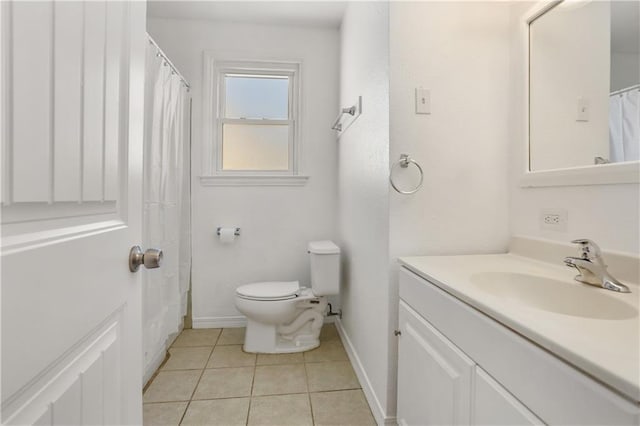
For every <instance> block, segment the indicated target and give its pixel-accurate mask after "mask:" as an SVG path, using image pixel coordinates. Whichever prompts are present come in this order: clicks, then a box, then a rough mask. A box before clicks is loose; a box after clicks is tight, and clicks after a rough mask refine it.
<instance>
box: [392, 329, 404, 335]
mask: <svg viewBox="0 0 640 426" xmlns="http://www.w3.org/2000/svg"><path fill="white" fill-rule="evenodd" d="M393 335H394V336H401V335H402V331H400V330H393Z"/></svg>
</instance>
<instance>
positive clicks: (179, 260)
mask: <svg viewBox="0 0 640 426" xmlns="http://www.w3.org/2000/svg"><path fill="white" fill-rule="evenodd" d="M145 86H146V87H145V141H144V142H145V143H144V146H145V172H144V194H145V200H144V238H145V241H144V245H145V248H147V247H154V248H161V249H162V251H163V253H164V259H163V263H162V266H161V267H160V268H158V269H150V270H145V271H144V272H143V274H144V279H143V282H144V287H143V298H144V301H143V341H144V362H145V381H146V380H147V379H148V378H149V376H150V375H151V374H152V373H153V372H154V371H155V369H156V368H157V367H158V365H159V364H160V362H161V361H162V360H163V359H164V356H165V353H166V346H167V340H168V338H169V337H170V336H171V335H173V334H175V333H177V332H178V331H180V328H181V327H182V325H183V317H184V315H185V314H186V310H187V292H188V290H189V280H190V272H191V240H190V191H189V176H190V170H189V158H190V150H189V149H190V146H189V121H190V105H189V96H188V93H187V89H186V87H185V86H184V84H183V83H182V82H181V80H180V78H179V77H178V76H177V75H176V74H174V73H173V72H172V70H171V67H170V66H169V65H168V64H166V63H165V60H164V58H162V57H161V56H159V55H158V50H157V48H156V47H155V46H154V45H153V44H151V43H150V44H149V45H148V48H147V72H146V84H145Z"/></svg>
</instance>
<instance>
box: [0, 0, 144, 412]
mask: <svg viewBox="0 0 640 426" xmlns="http://www.w3.org/2000/svg"><path fill="white" fill-rule="evenodd" d="M0 13H1V18H2V64H3V68H2V73H3V75H2V102H3V114H2V129H3V138H2V153H3V164H2V166H3V167H2V181H3V185H2V242H1V254H2V258H1V259H2V302H1V303H2V318H1V320H2V342H1V344H2V391H3V392H2V422H3V423H8V424H33V423H38V424H79V423H94V424H121V423H140V422H141V385H142V372H141V364H142V362H141V351H142V349H141V336H140V333H141V331H140V316H141V315H140V309H141V303H140V274H132V273H131V272H129V270H128V265H127V256H128V251H129V248H130V247H131V246H132V245H135V244H139V243H140V241H141V234H142V232H141V216H142V208H141V199H142V193H141V192H142V173H141V172H142V129H143V120H142V118H143V110H142V109H143V96H144V47H145V45H144V43H145V39H144V37H145V5H144V3H140V2H127V3H125V2H104V1H103V2H87V3H83V2H56V3H48V2H34V3H28V2H3V3H2V5H1V9H0Z"/></svg>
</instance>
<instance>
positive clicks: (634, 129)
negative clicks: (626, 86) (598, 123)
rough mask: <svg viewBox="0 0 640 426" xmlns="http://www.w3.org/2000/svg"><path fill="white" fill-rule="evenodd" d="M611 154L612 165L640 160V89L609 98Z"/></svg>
mask: <svg viewBox="0 0 640 426" xmlns="http://www.w3.org/2000/svg"><path fill="white" fill-rule="evenodd" d="M609 152H610V157H611V158H610V160H611V162H612V163H616V162H620V161H637V160H640V89H632V90H629V91H627V92H623V93H617V94H614V95H611V97H610V98H609Z"/></svg>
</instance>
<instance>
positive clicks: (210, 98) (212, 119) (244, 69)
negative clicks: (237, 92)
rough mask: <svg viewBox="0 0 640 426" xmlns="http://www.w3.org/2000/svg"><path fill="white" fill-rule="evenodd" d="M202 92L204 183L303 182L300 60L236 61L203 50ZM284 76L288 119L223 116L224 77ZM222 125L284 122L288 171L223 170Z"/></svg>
mask: <svg viewBox="0 0 640 426" xmlns="http://www.w3.org/2000/svg"><path fill="white" fill-rule="evenodd" d="M204 59H205V61H204V62H205V73H204V89H205V91H204V93H203V102H204V104H203V117H202V119H203V124H204V126H203V141H204V144H203V173H202V175H201V177H200V182H201V183H202V184H203V185H216V186H220V185H223V186H238V185H250V186H255V185H257V186H260V185H278V186H280V185H286V186H288V185H304V184H305V183H306V181H307V179H308V177H307V176H303V175H301V174H300V161H299V160H300V152H301V146H302V144H301V140H300V115H301V114H300V98H301V93H300V88H301V84H300V80H301V79H300V74H301V73H300V69H301V62H300V61H274V60H265V61H262V60H238V59H221V58H219V57H218V58H216V57H215V56H214V55H213V54H212V53H211V52H205V58H204ZM227 74H238V75H242V74H245V75H283V76H287V77H289V94H288V95H289V117H288V119H287V120H255V119H243V118H237V119H236V118H226V117H225V76H226V75H227ZM224 124H260V125H265V124H274V125H276V124H287V125H288V126H289V158H288V160H289V164H288V169H287V170H223V168H222V147H223V141H222V137H223V136H222V129H223V125H224Z"/></svg>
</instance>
